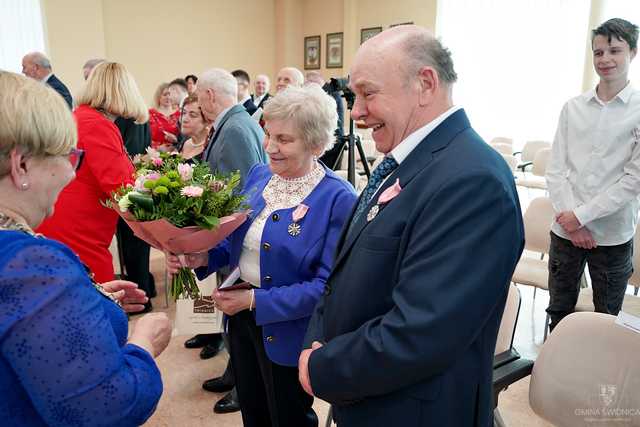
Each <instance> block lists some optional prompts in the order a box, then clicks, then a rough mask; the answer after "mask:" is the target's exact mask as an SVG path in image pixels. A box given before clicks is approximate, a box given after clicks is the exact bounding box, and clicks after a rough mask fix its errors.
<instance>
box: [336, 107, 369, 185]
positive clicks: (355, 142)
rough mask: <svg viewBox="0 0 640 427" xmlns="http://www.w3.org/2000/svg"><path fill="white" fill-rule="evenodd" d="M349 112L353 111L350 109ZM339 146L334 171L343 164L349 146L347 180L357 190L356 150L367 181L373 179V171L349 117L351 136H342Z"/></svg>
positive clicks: (339, 139) (339, 138)
mask: <svg viewBox="0 0 640 427" xmlns="http://www.w3.org/2000/svg"><path fill="white" fill-rule="evenodd" d="M349 110H351V109H350V108H349ZM337 139H338V142H337V144H340V145H339V154H338V158H337V159H336V161H335V164H334V165H333V168H332V169H333V170H336V168H337V167H338V165H340V163H341V162H342V156H343V155H344V152H345V145H347V150H346V151H347V152H348V156H349V157H348V162H347V180H348V181H349V182H350V183H351V185H353V188H356V153H355V150H356V148H357V149H358V155H359V156H360V161H361V162H362V166H363V168H364V173H365V175H366V176H367V179H369V178H370V177H371V171H370V169H369V162H368V161H367V156H366V155H365V154H364V150H363V149H362V142H361V141H360V136H358V135H356V134H354V132H353V119H352V118H351V117H349V134H348V135H342V136H340V137H338V138H337Z"/></svg>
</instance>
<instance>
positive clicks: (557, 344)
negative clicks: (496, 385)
mask: <svg viewBox="0 0 640 427" xmlns="http://www.w3.org/2000/svg"><path fill="white" fill-rule="evenodd" d="M615 319H616V318H615V317H614V316H611V315H608V314H602V313H573V314H571V315H569V316H567V317H566V318H565V319H563V320H562V322H560V323H559V324H558V326H557V327H556V328H555V329H554V330H553V334H551V335H550V336H549V339H548V340H547V341H546V342H545V343H544V344H543V345H542V348H541V350H540V354H538V358H537V360H536V362H535V364H534V366H533V372H532V374H531V383H530V386H529V403H530V404H531V408H532V409H533V411H534V412H535V413H536V414H538V415H539V416H540V417H542V418H544V419H545V420H547V421H548V422H550V423H551V424H553V425H555V426H561V427H574V426H576V427H577V426H640V364H638V354H640V334H638V333H637V332H634V331H631V330H629V329H627V328H625V327H623V326H619V325H617V324H615Z"/></svg>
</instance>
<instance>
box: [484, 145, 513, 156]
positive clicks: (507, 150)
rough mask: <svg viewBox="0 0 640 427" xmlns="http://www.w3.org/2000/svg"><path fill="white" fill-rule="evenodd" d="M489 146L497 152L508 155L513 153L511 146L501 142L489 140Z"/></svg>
mask: <svg viewBox="0 0 640 427" xmlns="http://www.w3.org/2000/svg"><path fill="white" fill-rule="evenodd" d="M489 146H490V147H491V148H493V149H494V150H496V151H497V152H498V153H500V154H503V155H505V154H506V155H509V156H512V155H513V147H512V146H511V145H509V144H503V143H500V142H495V143H494V142H491V143H489Z"/></svg>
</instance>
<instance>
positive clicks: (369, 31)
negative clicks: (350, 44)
mask: <svg viewBox="0 0 640 427" xmlns="http://www.w3.org/2000/svg"><path fill="white" fill-rule="evenodd" d="M381 32H382V27H372V28H363V29H361V30H360V44H362V43H364V42H366V41H367V40H369V39H370V38H371V37H373V36H375V35H376V34H378V33H381Z"/></svg>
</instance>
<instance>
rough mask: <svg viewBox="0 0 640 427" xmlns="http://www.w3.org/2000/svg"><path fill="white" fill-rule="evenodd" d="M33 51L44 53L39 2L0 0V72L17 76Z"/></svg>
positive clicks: (42, 26)
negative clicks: (26, 58) (12, 73)
mask: <svg viewBox="0 0 640 427" xmlns="http://www.w3.org/2000/svg"><path fill="white" fill-rule="evenodd" d="M33 51H39V52H45V43H44V25H43V19H42V8H41V5H40V0H0V69H3V70H7V71H13V72H16V73H19V72H21V71H22V57H23V56H24V55H25V54H27V53H29V52H33Z"/></svg>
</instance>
